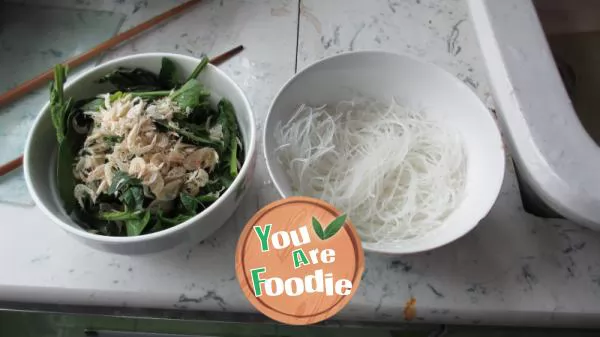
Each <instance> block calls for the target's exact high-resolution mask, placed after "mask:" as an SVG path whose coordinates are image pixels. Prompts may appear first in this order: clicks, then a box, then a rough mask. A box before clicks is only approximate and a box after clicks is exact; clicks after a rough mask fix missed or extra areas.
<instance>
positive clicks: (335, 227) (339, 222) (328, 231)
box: [325, 214, 346, 240]
mask: <svg viewBox="0 0 600 337" xmlns="http://www.w3.org/2000/svg"><path fill="white" fill-rule="evenodd" d="M344 223H346V214H342V215H340V216H338V217H337V218H335V219H334V220H333V221H332V222H331V223H330V224H329V225H327V228H325V240H326V239H329V238H330V237H332V236H334V235H335V233H337V232H338V231H339V230H340V229H341V228H342V226H344Z"/></svg>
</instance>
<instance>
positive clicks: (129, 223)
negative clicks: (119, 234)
mask: <svg viewBox="0 0 600 337" xmlns="http://www.w3.org/2000/svg"><path fill="white" fill-rule="evenodd" d="M149 222H150V212H148V211H145V212H143V216H141V217H139V218H136V219H130V220H126V221H125V229H126V230H127V236H138V235H140V234H142V231H143V230H144V229H145V228H146V226H147V225H148V223H149Z"/></svg>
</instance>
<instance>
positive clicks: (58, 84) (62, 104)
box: [50, 64, 73, 144]
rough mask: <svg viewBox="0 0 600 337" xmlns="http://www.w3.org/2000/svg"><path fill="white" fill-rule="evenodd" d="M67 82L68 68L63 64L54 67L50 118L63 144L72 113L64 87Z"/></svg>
mask: <svg viewBox="0 0 600 337" xmlns="http://www.w3.org/2000/svg"><path fill="white" fill-rule="evenodd" d="M66 80H67V68H66V67H65V66H63V65H62V64H57V65H56V66H55V67H54V81H52V84H51V85H50V116H51V119H52V124H53V125H54V129H56V139H57V140H58V143H59V144H60V143H62V142H63V140H64V139H65V136H66V134H67V122H68V121H67V118H68V114H69V112H70V111H71V108H72V107H73V105H72V100H71V98H69V99H67V100H65V96H64V91H63V86H64V84H65V81H66Z"/></svg>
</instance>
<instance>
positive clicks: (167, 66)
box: [158, 57, 180, 88]
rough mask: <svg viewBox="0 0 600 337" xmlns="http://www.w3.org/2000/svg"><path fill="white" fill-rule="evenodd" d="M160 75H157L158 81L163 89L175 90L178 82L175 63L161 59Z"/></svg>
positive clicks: (164, 58)
mask: <svg viewBox="0 0 600 337" xmlns="http://www.w3.org/2000/svg"><path fill="white" fill-rule="evenodd" d="M161 62H162V63H161V67H160V73H158V81H159V82H160V83H161V85H162V86H163V87H166V88H176V87H178V86H179V85H180V84H179V81H177V75H178V74H177V67H176V66H175V63H173V61H171V60H170V59H168V58H166V57H163V58H162V61H161Z"/></svg>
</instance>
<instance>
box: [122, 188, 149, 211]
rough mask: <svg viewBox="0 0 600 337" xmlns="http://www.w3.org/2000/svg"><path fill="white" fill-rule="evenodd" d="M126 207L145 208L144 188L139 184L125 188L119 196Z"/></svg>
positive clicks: (133, 208)
mask: <svg viewBox="0 0 600 337" xmlns="http://www.w3.org/2000/svg"><path fill="white" fill-rule="evenodd" d="M119 200H121V202H122V203H123V205H124V206H125V208H126V209H132V210H141V209H143V208H144V188H143V187H142V186H141V185H139V186H130V187H129V188H128V189H126V190H124V191H123V193H121V196H120V197H119Z"/></svg>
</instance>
